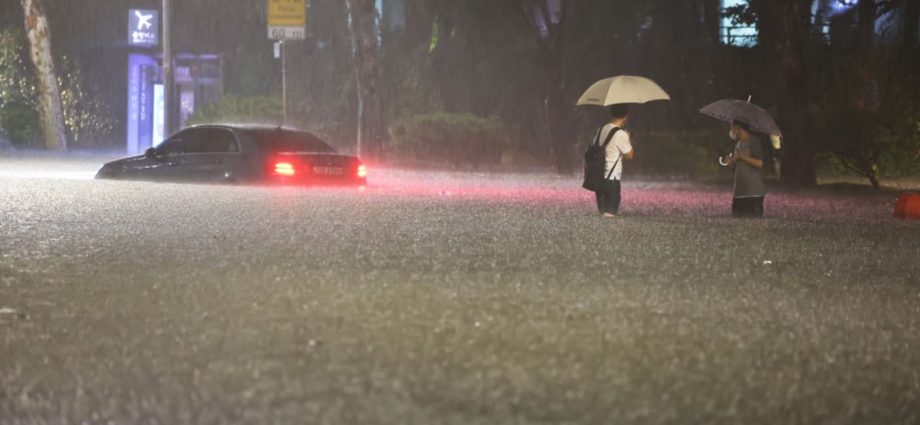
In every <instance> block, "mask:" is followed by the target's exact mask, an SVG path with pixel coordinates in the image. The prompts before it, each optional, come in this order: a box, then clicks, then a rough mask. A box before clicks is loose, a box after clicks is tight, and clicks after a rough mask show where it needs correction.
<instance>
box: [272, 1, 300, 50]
mask: <svg viewBox="0 0 920 425" xmlns="http://www.w3.org/2000/svg"><path fill="white" fill-rule="evenodd" d="M306 24H307V7H306V5H305V4H304V0H268V35H269V37H270V38H273V39H280V40H283V39H303V38H304V32H305V27H306Z"/></svg>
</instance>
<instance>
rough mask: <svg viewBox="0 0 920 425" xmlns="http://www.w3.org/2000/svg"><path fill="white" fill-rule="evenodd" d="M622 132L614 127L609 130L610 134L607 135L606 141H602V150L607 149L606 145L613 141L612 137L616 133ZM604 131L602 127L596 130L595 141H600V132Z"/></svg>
mask: <svg viewBox="0 0 920 425" xmlns="http://www.w3.org/2000/svg"><path fill="white" fill-rule="evenodd" d="M620 130H622V128H620V127H614V128H612V129H610V133H608V134H607V140H605V141H604V144H603V145H601V147H602V148H604V149H607V145H609V144H610V142H611V141H612V140H613V136H615V135H616V134H617V132H618V131H620ZM602 131H604V127H601V128H600V129H598V130H597V141H598V142H600V141H601V132H602Z"/></svg>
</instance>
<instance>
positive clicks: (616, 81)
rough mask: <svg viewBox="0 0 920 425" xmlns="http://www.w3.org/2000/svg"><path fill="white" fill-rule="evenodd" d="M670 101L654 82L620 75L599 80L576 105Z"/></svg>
mask: <svg viewBox="0 0 920 425" xmlns="http://www.w3.org/2000/svg"><path fill="white" fill-rule="evenodd" d="M654 100H671V96H669V95H668V94H667V93H665V91H664V90H662V89H661V87H659V86H658V84H656V83H655V82H654V81H652V80H649V79H648V78H645V77H636V76H631V75H621V76H619V77H612V78H606V79H603V80H600V81H598V82H596V83H594V84H593V85H591V88H589V89H588V91H586V92H585V94H583V95H581V98H580V99H578V103H577V105H579V106H581V105H597V106H610V105H617V104H621V103H648V102H651V101H654Z"/></svg>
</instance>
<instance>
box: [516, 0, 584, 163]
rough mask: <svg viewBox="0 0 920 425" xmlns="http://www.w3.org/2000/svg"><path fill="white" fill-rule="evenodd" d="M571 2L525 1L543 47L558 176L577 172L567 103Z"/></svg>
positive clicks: (546, 114)
mask: <svg viewBox="0 0 920 425" xmlns="http://www.w3.org/2000/svg"><path fill="white" fill-rule="evenodd" d="M571 4H573V3H571V2H567V1H565V0H521V10H522V11H523V13H524V18H525V19H527V21H528V22H529V24H530V26H531V27H532V28H533V29H534V32H535V34H536V36H537V40H538V42H539V43H540V50H541V56H542V57H541V62H542V64H543V70H544V73H545V83H544V88H543V90H544V93H543V115H544V117H543V118H544V121H545V122H546V127H547V131H548V133H549V136H550V139H551V141H550V146H551V147H552V156H553V162H554V165H555V168H556V172H557V173H559V174H560V175H570V174H572V172H573V171H574V157H575V155H574V154H575V152H574V144H573V141H572V139H573V138H572V137H571V134H570V131H569V127H570V124H571V113H570V112H569V108H568V106H567V105H566V102H565V81H566V75H565V63H566V59H565V25H566V18H565V16H566V14H567V13H568V11H567V10H568V8H569V7H570V6H571Z"/></svg>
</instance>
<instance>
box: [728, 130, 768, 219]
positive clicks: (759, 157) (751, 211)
mask: <svg viewBox="0 0 920 425" xmlns="http://www.w3.org/2000/svg"><path fill="white" fill-rule="evenodd" d="M729 137H730V138H731V139H732V140H733V141H734V142H735V151H734V152H733V153H730V154H728V155H727V156H726V157H723V158H722V160H721V161H720V162H721V163H722V164H724V165H725V166H727V167H735V188H734V197H733V199H732V217H735V218H761V217H763V200H764V197H766V193H767V192H766V185H765V184H764V181H763V164H764V161H763V158H764V152H763V143H762V142H761V141H760V139H759V137H758V136H757V135H755V134H754V133H752V132H751V127H750V126H749V125H748V124H746V123H744V122H742V121H734V122H732V124H731V128H730V130H729Z"/></svg>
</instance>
